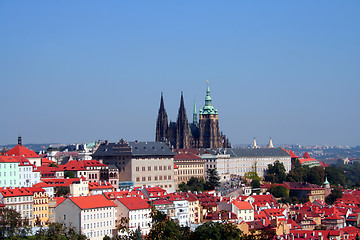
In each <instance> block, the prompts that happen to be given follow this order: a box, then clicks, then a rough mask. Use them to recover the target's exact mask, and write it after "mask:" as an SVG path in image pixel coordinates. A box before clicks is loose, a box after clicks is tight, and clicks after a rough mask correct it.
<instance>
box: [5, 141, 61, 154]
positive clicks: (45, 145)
mask: <svg viewBox="0 0 360 240" xmlns="http://www.w3.org/2000/svg"><path fill="white" fill-rule="evenodd" d="M56 144H58V143H41V144H32V143H30V144H24V146H25V147H27V148H28V149H30V150H33V151H35V152H37V153H38V152H40V151H44V150H46V149H47V148H48V147H49V146H50V145H56ZM15 146H16V144H8V145H2V146H0V150H1V149H3V148H6V149H8V150H10V149H12V148H13V147H15Z"/></svg>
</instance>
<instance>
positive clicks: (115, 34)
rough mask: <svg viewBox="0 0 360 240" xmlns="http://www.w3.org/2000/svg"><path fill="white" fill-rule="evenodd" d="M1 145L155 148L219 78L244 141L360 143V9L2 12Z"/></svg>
mask: <svg viewBox="0 0 360 240" xmlns="http://www.w3.org/2000/svg"><path fill="white" fill-rule="evenodd" d="M0 34H1V37H0V81H1V90H2V91H1V95H0V101H1V107H0V109H1V113H2V114H1V118H0V132H1V134H0V144H8V143H16V139H17V136H18V134H19V132H20V133H21V135H22V136H23V140H24V143H46V142H61V143H74V142H90V141H94V140H97V139H108V140H110V141H117V140H119V139H120V138H125V139H128V140H135V139H138V140H141V141H152V140H154V135H155V121H156V117H157V111H158V108H159V100H160V93H161V92H164V100H165V107H166V109H167V112H168V116H169V118H170V119H172V120H176V116H177V111H178V107H179V101H180V92H181V91H183V92H184V98H185V105H186V107H187V112H188V117H189V119H191V118H192V116H191V114H192V108H193V103H194V101H196V102H197V105H198V109H199V108H200V107H202V106H203V104H204V98H205V90H206V80H209V81H210V87H211V91H212V92H211V95H212V98H213V105H214V106H215V107H216V108H217V109H218V111H219V119H220V128H221V130H222V131H223V132H224V133H225V134H226V135H228V137H229V138H230V140H231V142H232V143H233V144H243V143H250V142H251V141H252V139H253V138H254V137H256V138H257V141H258V143H260V144H261V143H267V142H268V139H269V137H272V139H273V141H274V144H275V145H276V144H277V143H291V144H302V145H307V144H309V145H310V144H311V145H313V144H319V145H320V144H328V145H351V146H355V145H360V127H359V119H360V104H359V103H360V99H359V98H360V97H359V89H360V77H359V76H360V2H359V1H0Z"/></svg>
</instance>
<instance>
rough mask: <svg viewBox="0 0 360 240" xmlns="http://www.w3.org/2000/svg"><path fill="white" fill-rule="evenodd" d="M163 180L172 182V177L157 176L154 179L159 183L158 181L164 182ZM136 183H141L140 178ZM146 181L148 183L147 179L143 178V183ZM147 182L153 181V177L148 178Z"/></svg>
mask: <svg viewBox="0 0 360 240" xmlns="http://www.w3.org/2000/svg"><path fill="white" fill-rule="evenodd" d="M163 179H164V180H171V175H169V176H155V177H154V181H158V180H159V181H162V180H163ZM136 181H137V182H140V177H137V178H136ZM145 181H146V177H141V182H145ZM147 181H152V177H151V176H148V177H147Z"/></svg>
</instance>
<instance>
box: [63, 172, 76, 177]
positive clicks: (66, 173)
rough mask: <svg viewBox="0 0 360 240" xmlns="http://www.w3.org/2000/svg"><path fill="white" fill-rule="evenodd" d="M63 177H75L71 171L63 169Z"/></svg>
mask: <svg viewBox="0 0 360 240" xmlns="http://www.w3.org/2000/svg"><path fill="white" fill-rule="evenodd" d="M64 177H65V178H75V174H74V172H72V171H65V173H64Z"/></svg>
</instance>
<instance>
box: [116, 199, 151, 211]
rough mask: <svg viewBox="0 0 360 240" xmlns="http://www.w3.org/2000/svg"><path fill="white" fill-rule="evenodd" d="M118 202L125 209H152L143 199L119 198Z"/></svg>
mask: <svg viewBox="0 0 360 240" xmlns="http://www.w3.org/2000/svg"><path fill="white" fill-rule="evenodd" d="M117 200H119V201H120V202H121V203H122V204H124V205H125V207H127V208H128V209H129V210H137V209H148V208H150V205H149V204H148V203H147V201H146V200H145V199H142V198H141V197H127V198H118V199H117Z"/></svg>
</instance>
